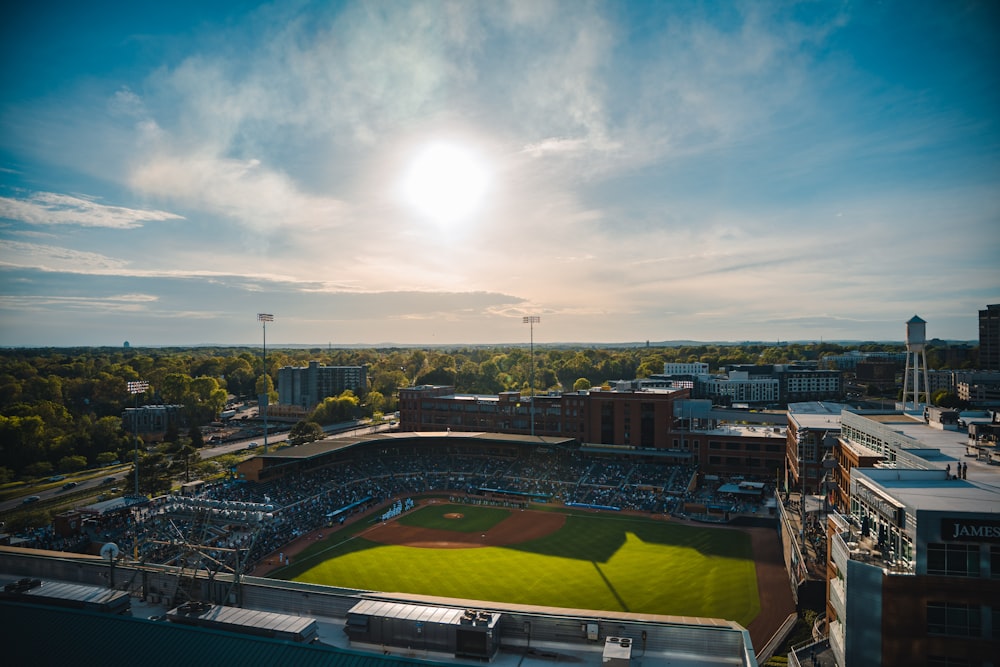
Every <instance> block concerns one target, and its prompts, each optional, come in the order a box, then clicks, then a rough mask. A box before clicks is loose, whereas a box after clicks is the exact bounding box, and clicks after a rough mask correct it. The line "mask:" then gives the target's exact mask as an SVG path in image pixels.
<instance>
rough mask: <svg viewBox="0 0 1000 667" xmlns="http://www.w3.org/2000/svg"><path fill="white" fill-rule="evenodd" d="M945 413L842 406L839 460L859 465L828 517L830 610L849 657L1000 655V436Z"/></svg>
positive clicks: (843, 657) (832, 631)
mask: <svg viewBox="0 0 1000 667" xmlns="http://www.w3.org/2000/svg"><path fill="white" fill-rule="evenodd" d="M948 417H949V415H947V414H944V412H942V413H941V414H931V413H930V412H928V413H926V414H925V416H923V417H921V416H918V415H906V414H898V413H896V414H879V415H861V414H854V413H850V412H844V413H843V414H842V417H841V434H840V437H839V438H838V445H837V449H838V450H839V451H838V452H837V456H836V460H837V462H838V466H839V465H840V464H841V463H842V462H843V461H845V460H847V459H850V460H851V461H852V462H853V467H851V468H850V470H849V471H847V479H848V480H849V481H848V482H847V488H846V489H843V488H840V489H839V492H840V493H841V494H842V497H844V498H845V499H846V502H844V503H841V505H846V506H843V507H841V509H842V512H836V513H833V514H830V515H829V516H828V520H827V538H828V539H827V542H828V545H829V549H828V556H827V609H826V613H827V622H828V628H829V640H830V646H831V649H832V651H833V654H834V655H835V656H836V659H837V664H838V665H840V666H841V667H848V666H851V665H887V666H889V665H907V666H927V667H943V666H945V665H948V666H955V665H963V666H968V667H973V666H974V667H985V666H987V665H989V666H991V667H995V666H996V665H997V664H1000V663H998V662H997V658H998V656H1000V468H998V467H997V466H995V465H992V460H993V458H994V455H995V445H996V443H995V442H994V441H990V440H986V439H975V438H972V439H970V438H969V436H968V435H967V434H965V433H963V432H962V431H961V425H960V424H959V423H958V420H953V419H950V418H948ZM840 472H841V473H843V472H844V471H843V470H841V471H840Z"/></svg>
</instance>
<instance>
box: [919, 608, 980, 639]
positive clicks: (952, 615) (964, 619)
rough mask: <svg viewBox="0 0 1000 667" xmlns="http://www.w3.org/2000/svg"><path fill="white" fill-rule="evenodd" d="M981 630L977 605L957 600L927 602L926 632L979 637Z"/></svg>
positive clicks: (949, 635) (948, 635)
mask: <svg viewBox="0 0 1000 667" xmlns="http://www.w3.org/2000/svg"><path fill="white" fill-rule="evenodd" d="M982 631H983V630H982V618H981V617H980V613H979V607H978V606H976V605H967V604H960V603H957V602H928V603H927V634H929V635H943V636H947V637H979V636H981V635H982Z"/></svg>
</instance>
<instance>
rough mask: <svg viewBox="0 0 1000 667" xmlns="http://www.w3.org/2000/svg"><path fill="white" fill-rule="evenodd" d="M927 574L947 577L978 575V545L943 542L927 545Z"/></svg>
mask: <svg viewBox="0 0 1000 667" xmlns="http://www.w3.org/2000/svg"><path fill="white" fill-rule="evenodd" d="M927 574H943V575H946V576H949V577H978V576H979V545H976V544H943V543H940V542H936V543H931V544H928V545H927Z"/></svg>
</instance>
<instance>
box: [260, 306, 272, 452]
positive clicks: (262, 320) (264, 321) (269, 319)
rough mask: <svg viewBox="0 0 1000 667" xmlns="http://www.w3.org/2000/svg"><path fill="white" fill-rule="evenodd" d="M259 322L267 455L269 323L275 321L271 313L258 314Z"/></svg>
mask: <svg viewBox="0 0 1000 667" xmlns="http://www.w3.org/2000/svg"><path fill="white" fill-rule="evenodd" d="M257 321H258V322H260V323H261V327H262V328H263V330H264V347H263V365H264V387H263V388H264V393H263V394H261V396H260V399H259V400H258V409H259V408H261V407H262V408H264V453H265V454H267V398H268V397H267V393H268V392H267V323H268V322H273V321H274V315H272V314H271V313H257Z"/></svg>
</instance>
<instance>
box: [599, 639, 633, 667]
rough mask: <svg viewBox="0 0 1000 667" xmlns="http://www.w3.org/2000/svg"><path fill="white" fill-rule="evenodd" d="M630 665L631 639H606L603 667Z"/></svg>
mask: <svg viewBox="0 0 1000 667" xmlns="http://www.w3.org/2000/svg"><path fill="white" fill-rule="evenodd" d="M631 663H632V639H631V638H630V637H608V638H607V639H606V640H605V642H604V655H603V660H602V661H601V664H602V665H603V666H604V667H629V665H631Z"/></svg>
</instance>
